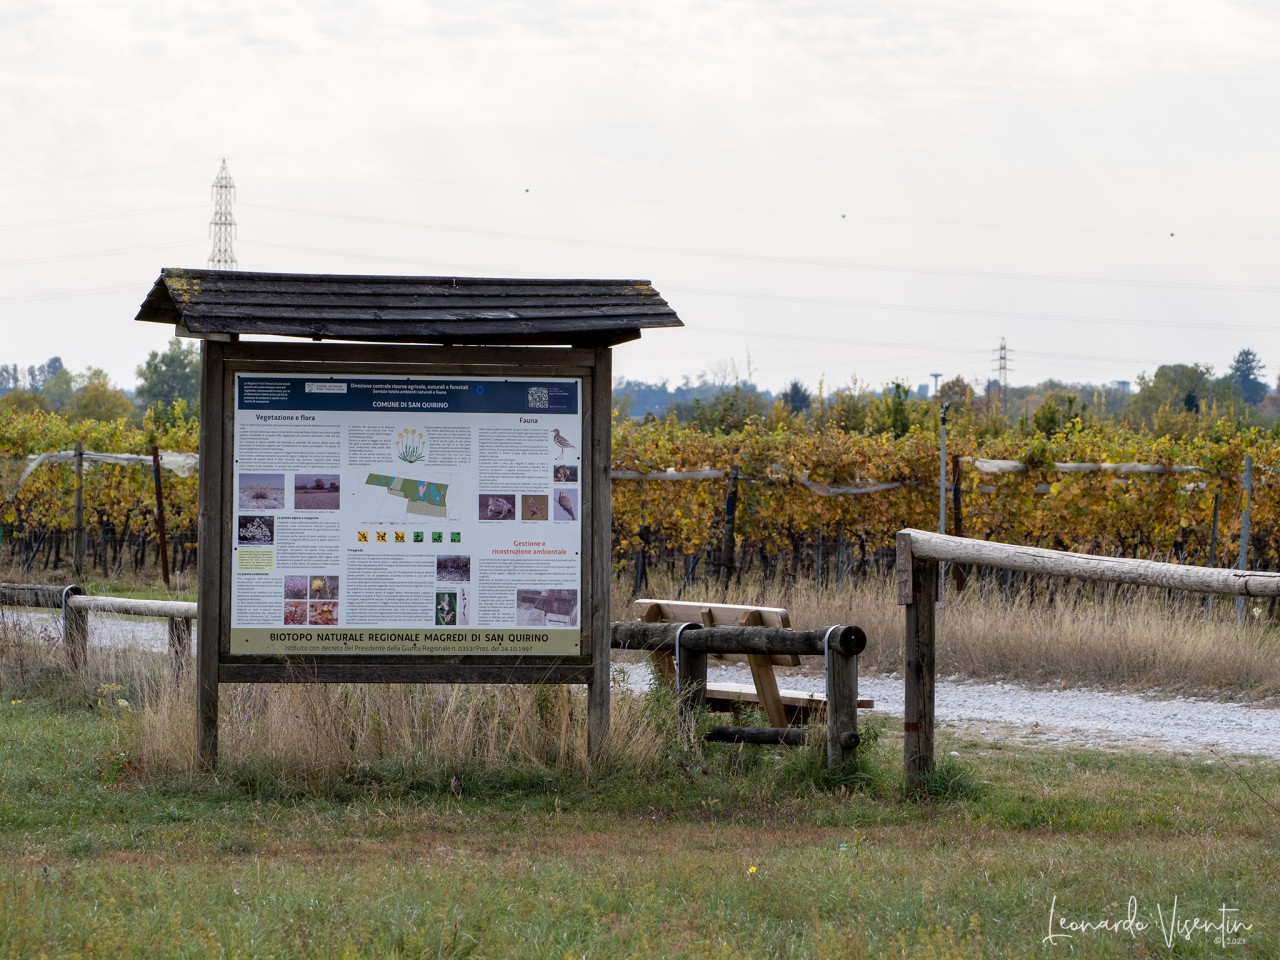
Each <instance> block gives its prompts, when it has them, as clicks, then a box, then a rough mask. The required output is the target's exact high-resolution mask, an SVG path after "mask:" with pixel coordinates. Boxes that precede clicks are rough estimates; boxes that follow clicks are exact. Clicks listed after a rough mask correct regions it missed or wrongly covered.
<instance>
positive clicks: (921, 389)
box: [916, 383, 929, 400]
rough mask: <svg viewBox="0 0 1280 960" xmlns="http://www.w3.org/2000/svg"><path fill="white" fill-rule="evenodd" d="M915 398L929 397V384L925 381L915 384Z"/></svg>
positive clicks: (923, 398) (925, 398) (926, 398)
mask: <svg viewBox="0 0 1280 960" xmlns="http://www.w3.org/2000/svg"><path fill="white" fill-rule="evenodd" d="M916 399H917V400H928V399H929V385H928V384H927V383H921V384H919V385H917V386H916Z"/></svg>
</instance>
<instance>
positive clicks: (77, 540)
mask: <svg viewBox="0 0 1280 960" xmlns="http://www.w3.org/2000/svg"><path fill="white" fill-rule="evenodd" d="M75 451H76V458H75V466H76V491H75V501H74V511H75V513H74V519H73V521H72V522H73V524H74V526H73V527H72V544H71V569H72V571H73V572H74V573H75V575H76V576H77V577H79V576H80V574H81V572H82V571H83V570H84V540H85V537H84V444H83V443H81V442H80V441H79V440H77V441H76V447H75Z"/></svg>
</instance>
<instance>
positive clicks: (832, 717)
mask: <svg viewBox="0 0 1280 960" xmlns="http://www.w3.org/2000/svg"><path fill="white" fill-rule="evenodd" d="M609 629H610V645H611V646H612V647H614V648H615V649H622V650H648V651H666V652H671V653H674V654H675V655H676V682H677V684H678V688H679V690H680V691H681V692H682V693H683V694H684V696H683V697H682V699H681V707H682V709H685V710H691V709H694V708H696V707H698V706H701V705H702V704H704V703H705V702H706V693H707V655H708V654H710V653H746V654H752V653H755V654H800V655H805V656H825V657H826V668H827V766H828V767H829V768H831V769H837V768H840V767H844V766H847V765H849V764H852V763H853V761H854V760H855V758H856V756H857V749H858V654H860V653H861V652H862V651H863V650H865V649H866V647H867V635H866V634H865V633H864V632H863V630H862V628H861V627H851V626H832V627H823V628H819V629H817V630H789V629H785V628H780V627H745V626H744V627H739V626H717V627H704V626H703V625H702V624H700V623H650V622H646V621H643V620H626V621H621V622H617V621H615V622H614V623H611V624H609ZM713 739H716V740H728V741H732V742H735V743H773V744H791V745H795V744H798V743H803V742H804V732H803V731H796V730H792V729H790V728H786V727H757V728H754V732H751V733H744V732H743V729H742V728H737V727H720V728H717V729H716V731H715V732H714V736H713Z"/></svg>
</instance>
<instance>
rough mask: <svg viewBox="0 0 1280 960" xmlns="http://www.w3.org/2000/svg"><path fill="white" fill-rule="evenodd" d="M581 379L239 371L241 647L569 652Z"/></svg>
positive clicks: (235, 642) (577, 631)
mask: <svg viewBox="0 0 1280 960" xmlns="http://www.w3.org/2000/svg"><path fill="white" fill-rule="evenodd" d="M582 443H583V429H582V382H581V381H580V380H578V379H574V378H565V379H540V380H521V379H513V378H506V379H504V378H451V377H422V376H393V375H379V376H335V377H329V376H316V375H306V374H284V373H271V374H259V373H237V374H236V375H235V442H234V456H235V466H234V477H233V482H234V485H235V488H234V491H233V498H234V502H235V517H234V544H233V553H232V557H233V560H232V564H231V565H232V570H231V649H230V653H231V654H232V655H233V656H234V655H237V654H241V655H245V654H309V655H323V654H360V655H365V654H374V655H377V654H401V655H402V654H432V655H461V654H467V655H474V654H503V655H539V654H543V655H554V656H561V655H576V654H578V653H579V652H580V643H581V600H582V592H581V591H582V558H581V550H582V530H581V503H582V483H581V481H582V478H581V476H580V468H581V463H582V457H581V447H582Z"/></svg>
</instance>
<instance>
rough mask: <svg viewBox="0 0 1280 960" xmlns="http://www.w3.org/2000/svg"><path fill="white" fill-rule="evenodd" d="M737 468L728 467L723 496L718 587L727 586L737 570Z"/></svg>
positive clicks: (735, 465)
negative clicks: (727, 482) (726, 483)
mask: <svg viewBox="0 0 1280 960" xmlns="http://www.w3.org/2000/svg"><path fill="white" fill-rule="evenodd" d="M739 473H740V471H739V469H738V466H737V464H734V466H732V467H731V468H730V469H729V488H728V491H727V492H726V494H725V498H724V527H723V528H722V530H721V532H720V588H721V589H722V590H723V589H724V588H726V587H728V586H729V580H730V579H731V578H732V577H733V574H734V572H735V571H736V570H737V566H738V564H737V557H736V556H735V552H736V550H737V534H736V533H735V529H736V525H737V520H738V477H739Z"/></svg>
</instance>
